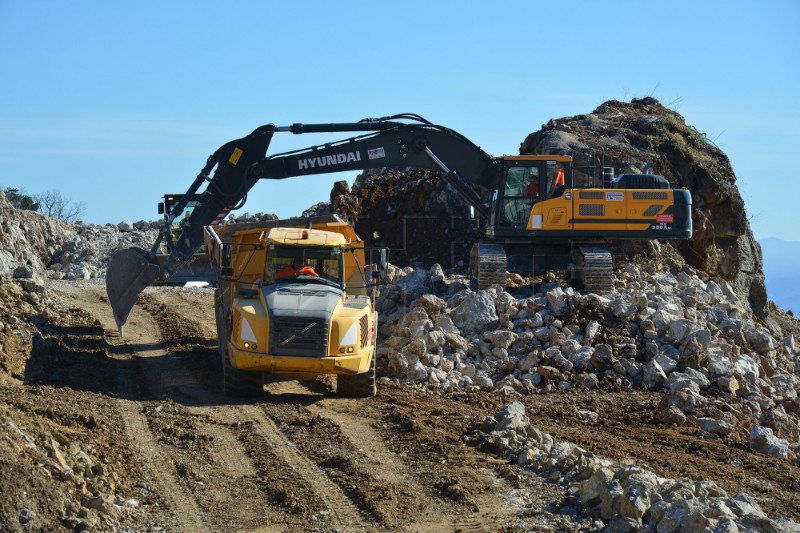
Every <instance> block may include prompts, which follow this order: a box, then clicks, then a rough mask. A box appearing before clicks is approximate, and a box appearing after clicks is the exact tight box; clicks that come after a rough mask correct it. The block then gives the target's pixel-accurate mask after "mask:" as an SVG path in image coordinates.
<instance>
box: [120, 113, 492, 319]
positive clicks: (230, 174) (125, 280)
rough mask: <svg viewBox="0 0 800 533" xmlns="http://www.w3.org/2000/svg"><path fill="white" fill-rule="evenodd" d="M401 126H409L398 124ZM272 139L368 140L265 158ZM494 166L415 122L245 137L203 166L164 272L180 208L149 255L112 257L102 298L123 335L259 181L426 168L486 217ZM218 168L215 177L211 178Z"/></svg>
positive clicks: (450, 136) (463, 141) (460, 141)
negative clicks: (146, 295)
mask: <svg viewBox="0 0 800 533" xmlns="http://www.w3.org/2000/svg"><path fill="white" fill-rule="evenodd" d="M400 119H402V120H408V121H411V123H408V122H399V121H398V120H400ZM277 132H290V133H294V134H305V133H331V132H369V133H365V134H363V135H361V136H357V137H352V138H348V139H344V140H341V141H338V142H334V143H327V144H324V145H319V146H312V147H309V148H304V149H301V150H296V151H293V152H286V153H282V154H275V155H270V156H267V155H266V153H267V150H268V148H269V144H270V142H271V140H272V137H273V135H274V134H275V133H277ZM495 165H496V162H495V160H494V158H492V157H491V156H490V155H489V154H487V153H486V152H484V151H483V150H481V149H480V148H479V147H478V146H477V145H475V144H474V143H472V142H471V141H470V140H468V139H467V138H466V137H464V136H462V135H461V134H459V133H457V132H455V131H453V130H450V129H448V128H444V127H442V126H436V125H433V124H431V123H429V122H428V121H427V120H425V119H423V118H422V117H419V116H418V115H412V114H403V115H395V116H392V117H385V118H381V119H364V120H362V121H360V122H353V123H332V124H292V125H291V126H285V127H276V126H274V125H272V124H268V125H265V126H261V127H259V128H256V129H255V130H254V131H253V132H252V133H251V134H249V135H247V136H246V137H243V138H241V139H237V140H235V141H231V142H229V143H226V144H225V145H223V146H222V147H220V148H219V149H218V150H217V151H216V152H214V153H213V154H212V155H211V156H210V157H209V158H208V161H207V162H206V165H205V167H204V168H203V169H202V171H201V172H200V174H198V176H197V178H196V179H195V180H194V182H193V183H192V185H191V187H189V189H188V190H187V191H186V195H185V196H184V197H185V198H188V197H189V196H190V195H192V194H195V193H196V192H197V191H198V190H199V189H200V187H201V185H202V184H203V183H204V182H206V181H207V182H208V186H207V187H206V189H205V191H204V193H203V194H202V196H201V198H200V201H199V203H198V206H197V207H196V208H195V210H194V211H193V212H192V214H191V216H190V217H189V219H188V220H187V222H186V224H185V225H184V228H183V231H182V233H181V235H180V236H179V237H178V240H177V241H176V243H175V246H174V247H173V251H172V253H171V254H170V255H169V257H168V258H167V260H166V262H165V263H164V264H163V265H162V266H159V265H158V263H157V262H156V261H155V259H154V258H155V253H156V251H157V249H158V247H159V245H160V242H161V240H162V239H163V238H164V236H165V235H166V228H167V227H168V226H169V224H170V223H171V222H172V221H173V220H174V219H175V218H176V217H178V216H180V214H181V212H182V211H183V209H184V207H185V201H182V202H179V203H178V204H176V205H175V207H174V209H173V211H172V213H170V216H169V217H168V220H167V222H166V223H165V230H164V231H162V232H161V234H160V236H159V238H158V239H157V240H156V242H155V243H154V245H153V246H152V248H151V249H150V250H149V251H146V250H142V249H141V248H127V249H124V250H120V251H118V252H116V253H115V254H114V255H113V256H112V257H111V259H110V260H109V264H108V270H107V274H106V291H107V293H108V298H109V302H110V303H111V308H112V310H113V313H114V320H115V321H116V323H117V326H118V328H119V330H120V335H122V332H123V326H124V325H125V322H126V321H127V319H128V315H129V314H130V312H131V310H132V309H133V306H134V305H135V304H136V301H137V299H138V297H139V294H141V292H142V291H143V290H144V289H145V288H146V287H147V286H149V285H152V284H153V283H154V282H155V281H156V280H158V279H162V280H164V279H168V278H169V277H170V276H171V275H172V274H173V273H174V272H175V271H176V270H177V269H178V268H179V267H180V266H181V265H182V264H183V263H185V262H186V261H188V260H189V259H190V258H191V257H192V254H194V252H195V251H196V250H197V249H198V248H199V247H200V246H201V245H202V243H203V227H204V226H206V225H208V224H210V223H211V222H212V221H213V220H214V219H215V218H216V217H217V216H218V215H219V214H220V213H221V212H222V211H223V210H226V209H230V208H232V207H234V206H237V205H241V204H243V203H244V201H245V199H246V197H247V193H248V191H249V190H250V189H251V188H252V187H253V185H255V183H256V182H258V181H259V180H262V179H285V178H291V177H297V176H305V175H312V174H325V173H332V172H342V171H348V170H364V169H370V168H382V167H399V168H407V167H418V168H428V169H433V170H440V171H442V172H443V173H444V176H445V180H446V181H447V182H448V183H449V184H450V185H451V186H452V187H453V188H454V189H455V190H456V191H457V192H458V193H460V194H461V195H462V196H463V197H464V199H465V200H466V201H467V202H468V203H469V204H470V205H472V206H473V208H474V209H475V210H476V211H477V212H478V213H479V214H480V215H482V216H484V217H485V216H486V215H487V213H488V207H487V206H486V205H485V204H484V202H483V201H482V200H481V196H480V195H479V194H478V192H477V190H480V189H482V188H490V187H491V185H492V183H493V180H494V175H495V171H496V168H495ZM215 167H216V170H215V171H214V174H213V177H209V174H210V173H211V171H212V169H214V168H215Z"/></svg>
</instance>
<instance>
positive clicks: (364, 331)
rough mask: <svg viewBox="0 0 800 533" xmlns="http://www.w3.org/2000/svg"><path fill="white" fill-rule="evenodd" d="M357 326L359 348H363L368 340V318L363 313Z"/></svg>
mask: <svg viewBox="0 0 800 533" xmlns="http://www.w3.org/2000/svg"><path fill="white" fill-rule="evenodd" d="M360 322H361V323H360V324H359V327H360V328H361V349H362V350H363V349H364V348H366V346H367V342H369V319H368V318H367V315H363V316H362V317H361V320H360Z"/></svg>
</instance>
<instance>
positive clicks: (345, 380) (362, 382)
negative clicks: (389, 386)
mask: <svg viewBox="0 0 800 533" xmlns="http://www.w3.org/2000/svg"><path fill="white" fill-rule="evenodd" d="M336 392H337V393H338V394H339V396H345V397H347V398H369V397H371V396H375V394H377V393H378V389H377V387H376V386H375V354H373V355H372V362H370V364H369V370H367V371H366V372H364V373H363V374H356V375H354V376H347V375H344V374H339V375H338V376H337V377H336Z"/></svg>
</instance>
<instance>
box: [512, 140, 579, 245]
mask: <svg viewBox="0 0 800 533" xmlns="http://www.w3.org/2000/svg"><path fill="white" fill-rule="evenodd" d="M502 162H503V167H502V168H501V172H504V175H503V176H502V181H501V186H500V188H499V191H498V199H497V204H496V209H497V214H498V217H497V220H498V224H497V225H498V229H500V230H501V231H502V228H506V229H509V230H525V229H526V228H527V226H528V219H529V218H530V214H531V208H532V207H533V205H534V204H536V203H538V202H540V201H542V200H547V199H549V198H553V197H556V196H559V195H561V194H563V192H564V190H565V188H566V183H567V180H568V179H571V173H572V169H571V158H570V157H568V156H551V155H534V156H530V155H529V156H511V157H504V158H503V159H502ZM568 177H569V178H568Z"/></svg>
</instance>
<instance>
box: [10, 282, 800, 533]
mask: <svg viewBox="0 0 800 533" xmlns="http://www.w3.org/2000/svg"><path fill="white" fill-rule="evenodd" d="M51 290H52V291H54V292H55V293H56V298H58V299H60V301H61V302H62V303H63V305H64V306H65V308H66V307H71V308H72V310H71V311H69V312H68V313H66V315H65V317H66V318H62V319H61V322H62V323H60V324H58V325H56V326H53V327H52V328H51V330H50V334H51V335H50V338H49V339H47V340H46V342H50V343H52V344H53V345H54V346H56V345H57V346H58V349H55V348H54V349H52V350H41V349H37V350H35V351H34V353H35V357H34V358H33V359H31V360H30V361H29V362H28V364H27V367H26V369H25V380H26V381H27V382H28V383H29V384H28V385H21V384H19V383H15V382H12V381H8V380H7V381H3V382H2V383H0V400H2V401H4V402H6V403H7V404H8V406H9V407H8V409H10V410H11V412H12V414H14V415H15V416H16V417H17V418H18V419H23V420H24V419H25V418H26V417H28V418H33V417H34V416H38V417H44V418H46V419H48V420H49V421H50V423H51V424H55V425H56V426H57V428H58V430H59V432H60V433H61V434H63V436H64V439H65V440H66V441H68V442H69V441H75V442H80V443H82V445H84V446H86V447H87V449H90V450H92V453H93V454H94V455H95V456H96V457H98V458H100V459H101V460H102V461H103V462H104V463H105V464H107V465H109V468H110V469H111V470H113V472H114V474H115V487H114V488H115V491H116V493H118V494H121V495H122V496H123V497H135V498H137V499H138V500H139V502H140V505H139V506H138V509H137V511H136V512H132V513H129V514H128V515H126V516H125V517H124V518H123V519H122V523H123V525H125V526H127V527H133V528H136V529H142V530H148V529H151V530H159V529H160V528H163V529H165V530H168V531H218V530H226V531H307V530H318V531H503V530H520V529H522V530H534V531H555V530H574V529H578V528H580V527H589V526H590V524H591V520H590V519H588V518H585V517H581V515H580V514H576V513H575V510H574V507H572V506H570V505H569V501H568V498H567V495H566V491H565V490H564V489H563V488H562V487H560V486H558V485H556V484H552V483H549V482H547V481H544V480H541V479H539V478H537V477H536V476H534V475H533V474H532V473H530V472H527V471H524V470H521V469H519V468H517V467H516V466H515V465H510V464H508V463H507V462H506V461H504V460H502V459H500V458H498V457H496V456H494V455H492V454H491V453H488V452H484V451H482V450H481V448H480V446H478V445H477V444H475V443H477V442H479V440H480V439H478V438H476V436H477V435H479V433H480V430H479V427H480V423H481V421H482V420H483V418H484V417H485V416H486V415H488V414H491V413H493V412H494V411H495V410H496V409H497V408H499V407H501V406H502V405H504V404H505V403H507V401H508V400H505V399H503V398H500V397H498V396H496V395H493V394H486V393H474V394H465V393H456V394H450V395H440V394H433V393H430V392H427V391H425V390H419V389H411V388H407V387H402V386H400V385H396V384H394V383H391V382H388V381H381V383H380V384H379V389H378V391H379V392H378V395H377V396H376V397H375V398H371V399H366V400H363V399H362V400H351V399H342V398H337V397H336V396H335V395H334V394H332V385H331V383H330V382H328V381H325V380H318V381H314V382H306V383H299V382H276V383H272V384H269V385H267V387H266V392H265V394H264V395H263V397H261V398H257V399H253V400H245V401H238V400H233V401H232V400H231V399H229V398H225V397H224V396H222V395H221V394H220V392H219V386H218V383H217V381H218V375H217V372H216V362H215V359H216V357H217V356H216V338H215V326H214V317H213V294H212V293H211V291H209V290H189V289H174V288H150V289H148V290H147V291H146V292H145V293H144V295H143V297H142V298H141V299H140V304H139V305H137V307H136V308H135V309H134V311H133V313H132V315H131V317H130V319H129V322H128V325H127V326H126V329H125V333H126V336H125V338H124V339H121V338H120V337H119V335H118V334H117V332H116V329H115V326H114V323H113V319H112V318H111V314H110V312H109V307H108V304H107V301H106V298H105V292H104V290H103V287H102V286H101V285H97V284H92V283H84V284H76V283H55V284H52V286H51ZM42 342H45V341H42ZM31 383H35V385H32V384H31ZM23 392H24V393H23ZM658 399H659V396H658V395H655V394H649V393H642V392H636V393H632V392H625V393H594V394H589V393H576V392H559V393H553V394H547V395H536V396H530V397H526V398H525V399H524V402H525V403H526V405H527V407H528V411H529V414H530V415H531V418H532V420H533V421H534V423H535V424H537V425H538V426H539V427H540V428H541V429H543V430H545V431H548V432H550V433H551V434H553V435H554V436H555V437H556V438H558V439H564V440H570V441H573V442H576V443H577V444H579V445H581V446H583V447H585V448H587V449H590V450H592V451H595V452H597V453H599V454H600V455H604V456H606V457H609V458H613V459H622V460H627V461H631V462H635V463H637V464H641V465H643V466H647V467H649V468H651V469H653V470H654V471H656V472H657V473H658V474H659V475H662V476H665V477H680V476H686V477H692V478H694V479H709V480H713V481H716V482H717V483H718V484H720V485H721V486H722V487H723V488H725V490H727V491H728V492H729V493H731V494H733V493H736V492H740V491H746V492H750V493H751V494H752V495H754V496H756V499H757V500H758V502H759V503H760V504H761V506H762V507H763V508H764V509H765V510H766V511H767V512H768V513H770V514H781V515H785V516H790V517H793V518H794V519H798V518H800V496H798V494H800V485H798V479H800V469H798V468H797V467H795V466H793V465H790V464H789V463H788V462H787V461H780V460H773V459H769V458H766V457H764V456H760V455H755V454H753V453H751V452H749V451H748V450H746V449H744V447H742V446H741V445H740V443H738V442H736V441H735V440H731V441H729V442H724V441H707V440H704V439H701V438H698V437H696V436H694V434H693V431H692V428H684V429H683V430H681V431H676V430H670V429H665V428H663V427H660V426H657V425H655V424H654V423H653V413H654V412H655V404H656V403H657V402H658ZM586 411H592V412H595V413H598V417H597V419H596V420H594V421H592V420H589V421H587V419H586V417H585V415H581V412H583V413H585V412H586ZM3 475H4V474H0V476H3ZM8 475H9V476H10V475H11V474H8ZM6 482H9V483H10V481H9V480H8V479H6ZM31 490H36V488H35V487H34V488H32V489H31ZM41 490H42V494H43V497H45V496H46V495H45V492H46V489H45V488H42V489H41Z"/></svg>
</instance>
